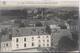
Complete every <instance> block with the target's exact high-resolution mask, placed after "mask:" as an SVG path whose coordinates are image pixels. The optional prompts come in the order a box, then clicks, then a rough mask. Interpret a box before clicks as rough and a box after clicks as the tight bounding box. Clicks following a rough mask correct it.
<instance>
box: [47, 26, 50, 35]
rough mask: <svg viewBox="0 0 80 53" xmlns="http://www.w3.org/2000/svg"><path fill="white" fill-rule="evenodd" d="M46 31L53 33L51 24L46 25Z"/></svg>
mask: <svg viewBox="0 0 80 53" xmlns="http://www.w3.org/2000/svg"><path fill="white" fill-rule="evenodd" d="M46 33H48V34H51V28H50V26H49V25H46Z"/></svg>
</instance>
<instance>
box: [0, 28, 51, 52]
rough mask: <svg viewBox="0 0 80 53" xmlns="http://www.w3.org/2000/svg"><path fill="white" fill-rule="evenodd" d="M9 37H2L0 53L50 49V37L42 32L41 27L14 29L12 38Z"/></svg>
mask: <svg viewBox="0 0 80 53" xmlns="http://www.w3.org/2000/svg"><path fill="white" fill-rule="evenodd" d="M9 35H10V34H8V35H3V36H2V42H1V51H2V52H11V51H21V50H23V49H34V48H49V47H51V36H50V35H48V34H46V33H45V32H44V28H43V27H41V28H40V27H36V28H34V27H29V28H28V27H27V28H14V29H13V32H12V35H11V36H12V38H10V37H11V36H9ZM3 38H5V39H3Z"/></svg>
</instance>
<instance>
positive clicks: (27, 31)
mask: <svg viewBox="0 0 80 53" xmlns="http://www.w3.org/2000/svg"><path fill="white" fill-rule="evenodd" d="M44 29H45V27H25V28H15V29H13V37H19V36H30V35H46V33H45V30H44Z"/></svg>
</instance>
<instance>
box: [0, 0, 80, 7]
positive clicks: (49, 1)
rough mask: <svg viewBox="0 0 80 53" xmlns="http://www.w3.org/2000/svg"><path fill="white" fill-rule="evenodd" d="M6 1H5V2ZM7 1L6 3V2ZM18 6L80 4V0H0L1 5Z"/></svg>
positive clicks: (74, 5) (73, 5)
mask: <svg viewBox="0 0 80 53" xmlns="http://www.w3.org/2000/svg"><path fill="white" fill-rule="evenodd" d="M4 1H5V2H6V3H5V2H4ZM4 3H5V4H4ZM17 6H28V7H29V6H43V7H45V6H70V7H71V6H72V7H76V6H79V0H0V7H1V8H2V7H17Z"/></svg>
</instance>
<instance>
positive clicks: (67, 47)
mask: <svg viewBox="0 0 80 53" xmlns="http://www.w3.org/2000/svg"><path fill="white" fill-rule="evenodd" d="M75 49H76V43H75V42H74V41H73V40H71V39H70V38H69V37H67V36H63V37H62V38H61V39H60V40H59V42H58V50H59V51H71V50H75Z"/></svg>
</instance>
